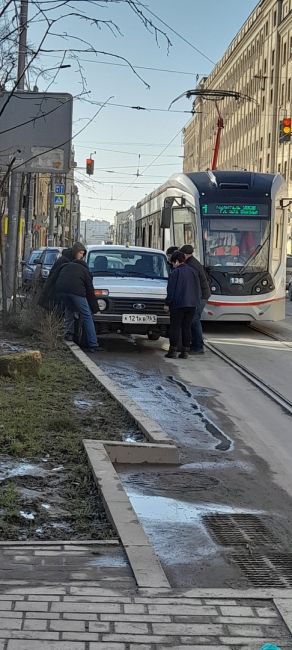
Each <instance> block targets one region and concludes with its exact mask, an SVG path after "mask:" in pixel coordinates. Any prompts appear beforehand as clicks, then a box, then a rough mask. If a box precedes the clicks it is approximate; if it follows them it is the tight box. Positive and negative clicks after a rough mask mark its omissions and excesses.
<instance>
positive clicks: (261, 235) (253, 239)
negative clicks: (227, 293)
mask: <svg viewBox="0 0 292 650" xmlns="http://www.w3.org/2000/svg"><path fill="white" fill-rule="evenodd" d="M203 242H204V255H205V266H206V267H210V268H216V269H217V270H222V271H231V270H232V267H233V268H234V269H235V270H237V271H241V272H243V271H244V272H247V273H248V272H261V271H267V270H268V263H269V244H270V221H269V220H268V219H238V220H236V223H235V222H234V219H232V220H231V219H228V218H227V219H218V218H210V217H209V218H206V217H205V218H203Z"/></svg>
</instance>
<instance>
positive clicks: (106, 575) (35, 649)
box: [0, 543, 292, 650]
mask: <svg viewBox="0 0 292 650" xmlns="http://www.w3.org/2000/svg"><path fill="white" fill-rule="evenodd" d="M1 553H2V558H1V571H2V573H1V577H2V580H1V584H0V650H164V649H165V650H166V649H167V648H175V649H176V650H187V648H192V649H194V650H199V649H200V650H259V648H260V646H261V645H262V644H263V643H267V642H274V643H275V644H277V645H278V646H280V648H281V649H282V650H291V648H292V636H291V634H290V632H289V629H288V627H287V626H286V624H285V622H284V618H285V620H287V623H288V625H289V624H290V629H291V627H292V593H291V591H289V590H287V591H285V590H283V591H281V592H280V591H278V592H277V595H278V598H274V599H273V598H272V597H271V598H269V597H268V595H267V597H266V598H265V594H264V593H262V592H261V591H260V590H259V591H258V596H256V597H249V596H250V595H251V592H246V595H244V592H243V593H242V596H241V597H238V596H239V594H238V592H232V590H230V592H227V591H226V590H224V592H222V594H221V597H216V596H215V593H214V592H212V591H211V590H195V589H192V590H188V591H171V590H168V589H161V590H155V589H147V590H137V588H136V587H135V584H134V581H133V579H132V577H131V575H130V573H129V567H128V566H127V564H126V563H125V560H124V556H123V550H122V548H121V547H120V546H118V545H117V546H112V547H111V546H109V548H108V549H106V548H104V547H103V546H102V545H100V547H99V548H98V547H95V546H94V545H88V546H86V545H84V544H83V545H78V543H77V544H75V545H66V546H65V545H61V544H60V545H50V546H48V547H41V546H37V545H22V546H19V547H18V548H16V547H13V546H12V545H11V547H9V546H7V547H1ZM77 566H79V569H78V571H77V569H76V567H77ZM17 567H18V570H19V574H18V577H17ZM64 567H66V568H64ZM70 567H71V571H72V572H71V574H70V575H71V578H70V580H69V579H68V575H69V574H68V571H70ZM86 567H87V571H88V573H87V574H86ZM89 567H90V570H89ZM5 571H6V579H3V573H4V572H5ZM44 574H46V576H47V577H46V579H44V577H43V576H44ZM78 574H79V579H77V575H78ZM57 575H59V581H58V578H57ZM20 576H21V577H20ZM65 576H66V578H65ZM74 576H76V578H74ZM212 593H213V597H211V594H212ZM233 593H234V596H233ZM254 593H255V592H254ZM288 596H290V597H291V598H288ZM289 612H290V621H289ZM281 613H282V615H283V617H284V618H283V617H282V616H281Z"/></svg>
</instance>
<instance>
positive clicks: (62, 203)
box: [54, 194, 65, 208]
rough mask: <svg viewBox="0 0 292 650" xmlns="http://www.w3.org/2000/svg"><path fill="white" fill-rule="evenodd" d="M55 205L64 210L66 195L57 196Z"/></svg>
mask: <svg viewBox="0 0 292 650" xmlns="http://www.w3.org/2000/svg"><path fill="white" fill-rule="evenodd" d="M54 203H55V205H56V206H57V207H58V208H64V207H65V194H55V200H54Z"/></svg>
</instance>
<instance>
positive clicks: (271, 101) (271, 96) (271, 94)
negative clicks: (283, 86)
mask: <svg viewBox="0 0 292 650" xmlns="http://www.w3.org/2000/svg"><path fill="white" fill-rule="evenodd" d="M273 99H274V91H273V88H271V90H270V104H272V103H273Z"/></svg>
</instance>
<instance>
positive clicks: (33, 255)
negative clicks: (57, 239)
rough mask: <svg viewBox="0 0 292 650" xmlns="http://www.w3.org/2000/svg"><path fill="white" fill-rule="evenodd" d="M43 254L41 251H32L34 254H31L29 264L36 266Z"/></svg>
mask: <svg viewBox="0 0 292 650" xmlns="http://www.w3.org/2000/svg"><path fill="white" fill-rule="evenodd" d="M41 254H42V253H41V251H32V253H31V254H30V257H29V260H28V263H29V264H34V262H35V261H36V260H37V259H38V258H39V257H40V256H41Z"/></svg>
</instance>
